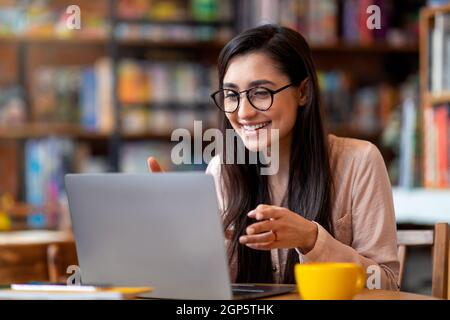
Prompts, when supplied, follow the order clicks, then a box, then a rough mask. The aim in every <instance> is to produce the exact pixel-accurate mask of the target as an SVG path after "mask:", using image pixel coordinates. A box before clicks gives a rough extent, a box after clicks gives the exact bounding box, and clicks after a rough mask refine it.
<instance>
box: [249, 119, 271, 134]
mask: <svg viewBox="0 0 450 320" xmlns="http://www.w3.org/2000/svg"><path fill="white" fill-rule="evenodd" d="M271 123H272V121H267V122H262V123H258V124H255V125H242V128H244V130H245V131H250V132H256V131H257V130H259V129H261V128H264V127H267V126H268V125H269V124H271Z"/></svg>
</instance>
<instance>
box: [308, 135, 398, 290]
mask: <svg viewBox="0 0 450 320" xmlns="http://www.w3.org/2000/svg"><path fill="white" fill-rule="evenodd" d="M357 167H358V169H357V170H356V173H355V177H354V179H353V186H352V230H353V231H352V234H353V240H352V244H351V246H347V245H345V244H343V243H341V242H339V241H338V240H336V239H335V238H333V237H332V236H331V235H330V234H329V233H328V232H327V231H326V230H325V229H324V228H323V227H322V226H320V225H318V236H317V241H316V244H315V246H314V248H313V249H312V250H311V251H309V252H308V253H307V254H306V255H305V257H306V259H307V260H308V261H317V262H320V261H336V262H339V261H340V262H355V263H358V264H360V265H362V266H363V268H364V269H365V270H366V272H367V275H368V283H372V284H373V285H374V286H375V287H379V288H380V289H385V290H398V289H399V286H398V270H399V262H398V256H397V230H396V220H395V213H394V205H393V199H392V189H391V185H390V182H389V178H388V174H387V170H386V167H385V164H384V160H383V158H382V156H381V154H380V152H379V151H378V149H377V148H376V147H375V146H374V145H372V144H368V147H367V148H365V150H364V151H363V157H362V159H361V160H360V161H359V164H358V165H357ZM376 277H378V279H377V278H376Z"/></svg>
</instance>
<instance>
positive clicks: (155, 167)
mask: <svg viewBox="0 0 450 320" xmlns="http://www.w3.org/2000/svg"><path fill="white" fill-rule="evenodd" d="M147 166H148V171H149V172H164V170H163V169H161V166H160V165H159V163H158V161H156V159H155V158H154V157H149V158H148V159H147Z"/></svg>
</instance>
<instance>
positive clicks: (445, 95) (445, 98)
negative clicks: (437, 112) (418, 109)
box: [424, 91, 450, 105]
mask: <svg viewBox="0 0 450 320" xmlns="http://www.w3.org/2000/svg"><path fill="white" fill-rule="evenodd" d="M424 99H425V104H426V105H434V104H440V103H450V91H446V92H442V93H440V94H433V93H430V92H427V93H425V96H424Z"/></svg>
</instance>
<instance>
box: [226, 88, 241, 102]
mask: <svg viewBox="0 0 450 320" xmlns="http://www.w3.org/2000/svg"><path fill="white" fill-rule="evenodd" d="M223 96H224V98H225V99H227V100H233V101H234V100H237V99H238V97H239V95H238V94H237V93H236V92H234V91H230V90H224V93H223Z"/></svg>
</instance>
